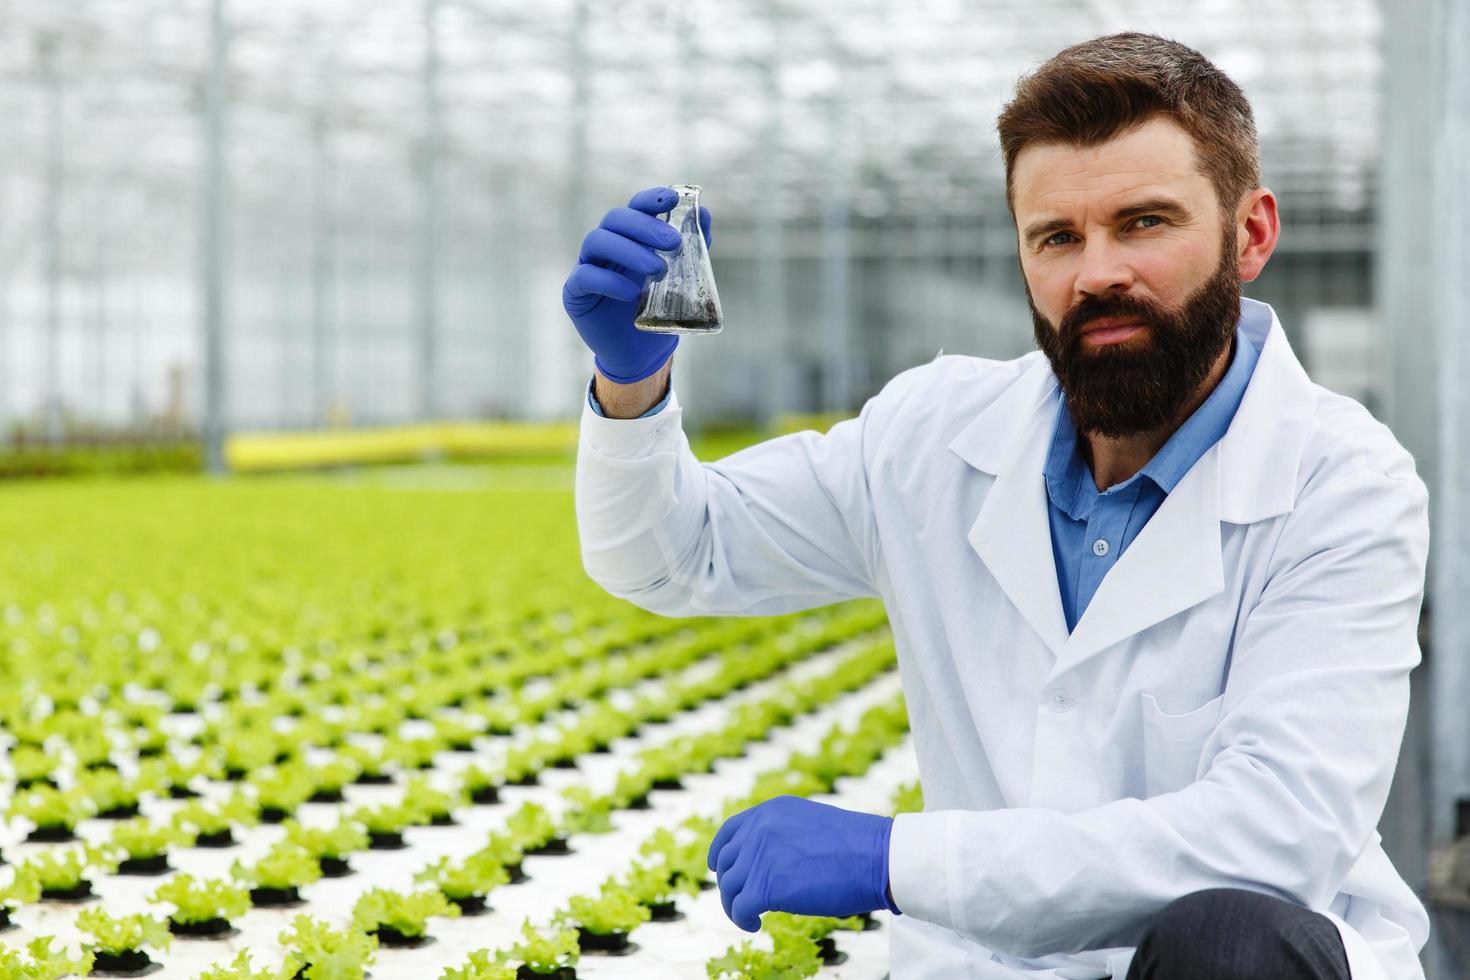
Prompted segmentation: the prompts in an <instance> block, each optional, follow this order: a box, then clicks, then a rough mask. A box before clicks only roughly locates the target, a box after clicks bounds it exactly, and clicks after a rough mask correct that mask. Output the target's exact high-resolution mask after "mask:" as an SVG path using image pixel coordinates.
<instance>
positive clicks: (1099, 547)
mask: <svg viewBox="0 0 1470 980" xmlns="http://www.w3.org/2000/svg"><path fill="white" fill-rule="evenodd" d="M1092 553H1093V554H1094V555H1097V556H1098V557H1099V558H1101V557H1102V556H1103V555H1105V554H1107V553H1108V542H1107V539H1106V538H1098V539H1097V540H1096V541H1094V542H1092Z"/></svg>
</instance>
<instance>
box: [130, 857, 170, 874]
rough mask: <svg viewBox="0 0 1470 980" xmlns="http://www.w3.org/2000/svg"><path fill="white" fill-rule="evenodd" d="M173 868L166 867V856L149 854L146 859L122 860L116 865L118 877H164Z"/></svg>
mask: <svg viewBox="0 0 1470 980" xmlns="http://www.w3.org/2000/svg"><path fill="white" fill-rule="evenodd" d="M172 870H173V868H171V867H169V865H168V855H167V854H151V855H149V856H148V857H141V858H124V859H123V860H122V861H120V862H119V863H118V866H117V873H118V874H120V875H165V874H168V873H169V872H170V871H172Z"/></svg>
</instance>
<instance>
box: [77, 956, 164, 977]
mask: <svg viewBox="0 0 1470 980" xmlns="http://www.w3.org/2000/svg"><path fill="white" fill-rule="evenodd" d="M162 969H163V964H162V963H155V962H153V961H152V960H151V959H149V958H148V954H147V953H145V952H143V951H142V950H141V949H129V950H124V951H123V952H121V953H104V952H101V951H100V950H99V951H98V953H97V958H96V959H95V960H93V962H92V972H91V974H90V976H94V977H146V976H147V975H148V974H150V973H157V972H158V971H159V970H162Z"/></svg>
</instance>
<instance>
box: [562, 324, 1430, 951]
mask: <svg viewBox="0 0 1470 980" xmlns="http://www.w3.org/2000/svg"><path fill="white" fill-rule="evenodd" d="M1242 323H1243V325H1244V326H1245V329H1246V330H1247V333H1248V334H1249V335H1250V337H1251V339H1252V341H1253V342H1254V343H1255V344H1256V346H1257V348H1258V349H1259V350H1260V351H1261V356H1260V361H1259V362H1258V364H1257V366H1256V369H1255V372H1254V375H1253V376H1252V378H1251V381H1250V385H1249V387H1248V389H1247V390H1246V393H1245V396H1244V400H1243V401H1242V402H1241V405H1240V408H1239V410H1238V411H1237V413H1236V415H1235V418H1234V420H1233V421H1232V423H1231V425H1230V429H1229V431H1228V432H1227V433H1226V435H1225V436H1224V438H1223V439H1222V440H1221V441H1220V442H1218V443H1217V444H1216V445H1215V446H1214V447H1212V448H1211V449H1210V450H1209V451H1207V452H1206V453H1205V454H1204V455H1203V456H1202V457H1201V458H1200V459H1199V461H1198V462H1197V463H1195V465H1194V466H1193V467H1192V468H1191V469H1190V470H1189V472H1188V473H1187V474H1186V475H1185V476H1184V478H1183V479H1182V480H1181V481H1180V482H1179V484H1178V486H1177V487H1176V488H1175V489H1174V491H1173V492H1172V493H1170V494H1169V495H1168V497H1167V498H1166V499H1165V501H1164V503H1163V504H1162V506H1161V507H1160V508H1159V510H1158V512H1157V513H1156V514H1155V515H1154V516H1153V518H1152V519H1151V520H1150V521H1149V522H1148V524H1146V525H1145V526H1144V528H1143V530H1142V531H1141V533H1140V534H1139V535H1138V537H1137V538H1136V539H1135V540H1134V541H1133V543H1132V544H1131V545H1130V546H1129V548H1128V550H1127V551H1126V552H1125V553H1124V554H1123V556H1122V557H1121V558H1120V559H1119V560H1118V562H1117V564H1116V565H1115V566H1114V567H1113V568H1112V569H1111V570H1110V571H1109V572H1108V574H1107V576H1106V577H1105V578H1104V579H1103V581H1102V584H1101V586H1100V587H1099V588H1098V591H1097V593H1096V595H1095V596H1094V598H1093V599H1092V602H1091V604H1090V605H1089V606H1088V607H1087V610H1086V612H1085V614H1084V615H1083V616H1082V618H1081V620H1080V621H1079V622H1078V624H1077V627H1076V629H1075V631H1074V632H1072V633H1071V634H1068V632H1067V627H1066V622H1065V619H1064V617H1063V614H1062V605H1061V599H1060V596H1059V594H1058V589H1057V577H1056V572H1055V570H1054V568H1053V562H1052V552H1051V547H1050V543H1049V542H1050V531H1049V527H1048V523H1047V506H1048V503H1047V494H1046V488H1045V485H1044V482H1043V477H1042V467H1043V464H1044V462H1045V459H1046V454H1047V450H1048V447H1049V444H1050V437H1051V433H1052V429H1053V425H1054V422H1055V418H1056V397H1055V396H1056V391H1057V382H1056V379H1055V377H1054V375H1053V374H1052V372H1051V369H1050V366H1049V364H1048V363H1047V361H1046V360H1045V359H1044V358H1043V357H1042V355H1041V354H1040V352H1036V351H1033V352H1032V353H1029V354H1027V355H1025V356H1023V357H1020V358H1017V359H1015V360H1011V361H993V360H987V359H983V358H974V357H953V356H951V357H940V358H936V360H935V361H933V362H932V363H929V364H925V365H922V366H920V367H916V368H913V369H911V370H909V371H906V372H904V373H903V374H901V375H899V376H898V377H897V378H895V379H893V381H891V382H890V383H889V384H888V385H887V386H886V387H885V388H884V389H883V390H882V392H880V393H879V394H878V395H877V396H875V397H874V398H873V399H871V400H870V401H869V402H868V403H867V404H866V405H865V406H864V408H863V410H862V412H861V414H860V415H859V417H858V418H856V419H852V420H848V421H844V422H841V423H839V424H837V425H836V426H834V427H833V428H832V429H831V431H830V432H829V433H827V434H826V435H818V434H817V433H814V432H802V433H797V434H794V435H789V436H784V437H781V438H778V439H773V440H770V441H768V442H764V443H761V444H760V445H757V446H754V447H751V448H749V449H746V450H743V451H741V452H738V453H735V454H734V455H731V456H729V457H727V458H725V459H723V460H720V461H719V462H716V463H707V464H701V463H699V462H698V461H697V460H696V459H695V457H694V456H693V455H692V454H691V452H690V450H689V447H688V442H687V440H686V439H685V438H684V436H683V433H682V430H681V428H680V421H679V419H680V409H679V406H678V399H677V397H674V398H672V399H671V400H670V403H669V405H668V407H667V408H665V409H664V411H662V412H660V413H659V414H657V415H655V416H651V417H649V418H646V419H634V420H613V419H605V418H601V417H598V416H597V415H596V414H595V413H593V412H592V411H591V410H590V408H589V409H588V410H586V411H585V412H584V415H583V419H582V430H581V444H580V448H579V453H578V458H577V519H578V525H579V528H580V533H581V539H582V555H583V561H584V564H585V566H586V568H587V571H588V572H589V574H591V575H592V577H593V578H594V579H595V580H597V581H598V582H600V583H601V584H602V585H603V586H604V587H605V588H607V589H608V590H609V591H611V592H613V593H615V594H617V595H620V596H625V597H627V598H628V599H630V600H632V601H633V602H635V603H637V604H638V605H640V606H643V607H645V608H647V609H650V610H653V611H655V612H659V613H663V614H666V615H674V616H686V615H760V614H773V613H779V612H785V611H791V610H796V609H803V608H808V607H812V606H818V605H822V604H825V603H832V602H836V601H839V600H843V599H848V598H852V597H857V596H879V597H881V598H882V599H883V601H884V603H885V604H886V606H887V609H888V614H889V619H890V622H891V624H892V627H893V633H894V638H895V644H896V647H897V650H898V657H899V668H900V672H901V674H902V679H903V688H904V693H905V696H906V698H907V701H908V707H909V714H910V719H911V725H912V729H913V741H914V747H915V750H916V752H917V756H918V765H919V772H920V776H921V779H922V783H923V789H924V799H925V808H926V812H924V813H921V814H905V815H902V816H899V817H898V818H897V820H896V822H895V824H894V830H893V837H892V844H891V850H890V877H891V882H892V888H893V896H894V901H895V902H896V903H897V905H898V906H899V908H901V909H903V910H904V912H905V914H904V915H903V916H900V917H897V918H896V919H894V921H893V928H892V933H891V934H892V951H891V969H892V976H893V980H910V978H921V977H922V978H931V977H932V978H945V980H950V978H959V977H985V978H990V977H997V978H999V977H1010V978H1015V977H1029V978H1038V977H1047V978H1052V977H1055V978H1059V980H1062V978H1077V980H1089V978H1101V977H1105V976H1109V975H1111V976H1113V977H1117V978H1119V980H1122V978H1123V977H1124V976H1125V974H1126V973H1127V969H1128V965H1129V962H1130V960H1131V959H1132V955H1133V947H1134V946H1135V945H1136V943H1137V941H1138V938H1139V936H1140V935H1141V933H1142V930H1143V929H1144V927H1145V926H1146V924H1147V923H1148V921H1149V919H1150V918H1151V917H1152V916H1153V915H1154V914H1155V913H1157V912H1158V911H1159V910H1160V909H1162V908H1163V907H1164V906H1165V905H1167V904H1168V903H1169V902H1170V901H1171V900H1173V899H1175V898H1178V897H1180V896H1182V895H1185V894H1188V893H1190V892H1194V891H1198V890H1200V889H1204V888H1212V887H1238V888H1246V889H1251V890H1255V891H1260V892H1264V893H1267V894H1272V895H1276V896H1278V897H1282V898H1286V899H1289V900H1291V901H1295V902H1297V903H1299V904H1301V905H1304V906H1306V907H1308V908H1311V909H1314V910H1317V911H1319V912H1322V913H1324V914H1325V915H1327V916H1328V917H1329V918H1330V919H1331V920H1332V922H1333V923H1334V924H1335V925H1336V926H1337V928H1338V930H1339V931H1340V933H1341V934H1342V938H1343V942H1344V945H1345V946H1346V949H1347V953H1348V959H1349V963H1350V965H1351V968H1352V976H1353V980H1411V978H1422V976H1423V972H1422V970H1421V968H1420V965H1419V961H1418V957H1417V952H1418V950H1419V949H1421V948H1422V947H1423V945H1424V943H1425V941H1426V939H1427V938H1428V931H1429V921H1428V916H1427V915H1426V913H1425V909H1424V907H1423V905H1422V904H1421V903H1420V902H1419V900H1418V899H1417V898H1416V897H1415V895H1414V893H1413V891H1412V890H1411V889H1410V888H1409V887H1408V886H1407V885H1406V884H1405V883H1404V881H1403V880H1402V878H1401V877H1400V876H1399V875H1398V874H1397V872H1396V871H1395V870H1394V868H1393V866H1392V865H1391V864H1390V862H1389V860H1388V858H1387V857H1386V855H1385V854H1384V851H1383V848H1382V847H1381V846H1380V837H1379V835H1378V833H1377V831H1376V829H1375V827H1376V825H1377V823H1378V820H1379V817H1380V816H1381V814H1382V812H1383V807H1384V801H1385V800H1386V798H1387V796H1388V789H1389V782H1390V778H1391V776H1392V773H1393V769H1394V765H1395V761H1396V759H1397V755H1398V750H1399V745H1400V741H1401V739H1402V737H1403V733H1404V725H1405V719H1406V716H1407V713H1408V706H1409V671H1410V670H1411V669H1412V668H1413V667H1414V666H1415V665H1417V664H1418V663H1419V660H1420V652H1419V647H1418V643H1417V638H1416V629H1417V622H1418V617H1419V607H1420V602H1421V599H1422V596H1423V589H1424V572H1425V561H1426V555H1427V550H1428V543H1429V540H1428V539H1429V528H1428V516H1427V510H1428V504H1427V501H1428V494H1427V492H1426V490H1425V487H1424V484H1423V482H1422V481H1421V480H1420V479H1419V478H1418V476H1417V475H1416V474H1415V471H1414V463H1413V460H1412V458H1411V457H1410V456H1409V454H1408V453H1407V452H1405V451H1404V449H1402V448H1401V447H1400V445H1399V444H1398V443H1397V442H1396V441H1395V439H1394V438H1393V436H1392V434H1391V433H1390V432H1389V431H1388V430H1387V429H1386V428H1385V427H1384V426H1382V425H1381V424H1379V423H1378V422H1377V421H1375V420H1374V419H1373V418H1372V417H1371V416H1370V415H1369V414H1368V412H1367V411H1366V410H1365V409H1364V408H1363V407H1362V406H1361V405H1359V404H1358V403H1357V402H1355V401H1353V400H1351V399H1349V398H1346V397H1343V396H1341V395H1337V394H1334V393H1333V392H1330V391H1328V390H1326V389H1324V388H1322V387H1320V386H1318V385H1315V384H1313V383H1312V382H1311V381H1310V380H1309V379H1308V378H1307V376H1306V374H1305V372H1304V371H1303V369H1302V367H1301V365H1300V363H1299V362H1298V361H1297V359H1296V357H1295V355H1294V354H1293V352H1292V350H1291V347H1290V345H1289V343H1288V341H1287V339H1286V335H1285V334H1284V333H1283V331H1282V329H1281V325H1280V323H1279V322H1278V321H1277V319H1276V316H1275V313H1274V312H1273V311H1272V310H1271V309H1270V307H1268V306H1265V305H1264V304H1259V303H1254V302H1252V301H1249V300H1248V301H1246V303H1245V315H1244V316H1243V318H1242Z"/></svg>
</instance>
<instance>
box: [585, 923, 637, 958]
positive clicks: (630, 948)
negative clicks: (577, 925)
mask: <svg viewBox="0 0 1470 980" xmlns="http://www.w3.org/2000/svg"><path fill="white" fill-rule="evenodd" d="M577 943H578V944H579V945H580V946H581V947H582V952H584V953H593V954H596V955H598V956H629V955H631V954H633V953H636V952H638V944H637V943H632V942H629V941H628V934H627V933H626V932H608V933H597V932H588V931H587V930H586V929H578V930H577Z"/></svg>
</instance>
